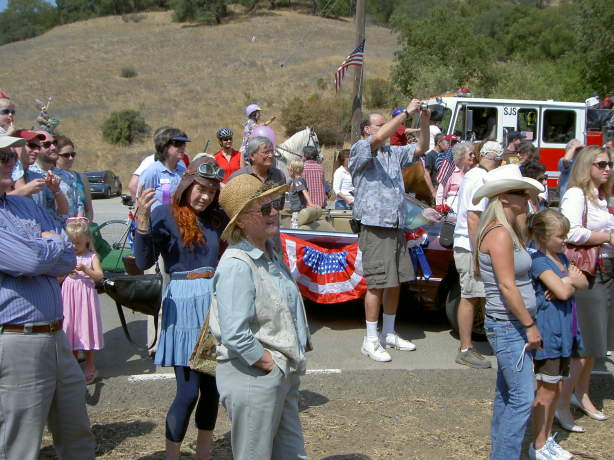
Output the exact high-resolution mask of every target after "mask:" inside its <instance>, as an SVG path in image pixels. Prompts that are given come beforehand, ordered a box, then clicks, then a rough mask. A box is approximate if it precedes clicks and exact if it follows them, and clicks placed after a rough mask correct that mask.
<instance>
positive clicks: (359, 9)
mask: <svg viewBox="0 0 614 460" xmlns="http://www.w3.org/2000/svg"><path fill="white" fill-rule="evenodd" d="M354 20H355V21H356V45H355V47H357V46H358V45H360V44H361V43H362V41H363V40H364V39H365V0H356V16H355V19H354ZM364 68H365V64H364V58H363V64H362V65H361V66H358V67H354V90H353V92H352V138H351V140H352V144H354V142H356V141H358V140H359V139H360V135H361V134H362V133H361V132H360V122H361V121H362V74H363V71H364Z"/></svg>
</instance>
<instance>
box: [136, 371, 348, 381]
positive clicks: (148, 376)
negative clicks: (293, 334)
mask: <svg viewBox="0 0 614 460" xmlns="http://www.w3.org/2000/svg"><path fill="white" fill-rule="evenodd" d="M307 374H308V375H309V374H341V369H308V370H307ZM174 378H175V374H167V373H164V374H162V373H156V374H137V375H130V376H128V382H149V381H152V380H170V379H174Z"/></svg>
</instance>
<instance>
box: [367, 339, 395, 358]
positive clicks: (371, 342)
mask: <svg viewBox="0 0 614 460" xmlns="http://www.w3.org/2000/svg"><path fill="white" fill-rule="evenodd" d="M360 352H361V353H362V354H363V355H365V356H368V357H369V358H371V359H372V360H373V361H379V362H385V361H392V358H391V357H390V355H389V354H388V352H387V351H386V350H384V348H383V347H382V345H381V344H380V343H379V340H377V338H372V339H371V338H369V337H365V338H364V339H363V341H362V347H361V348H360Z"/></svg>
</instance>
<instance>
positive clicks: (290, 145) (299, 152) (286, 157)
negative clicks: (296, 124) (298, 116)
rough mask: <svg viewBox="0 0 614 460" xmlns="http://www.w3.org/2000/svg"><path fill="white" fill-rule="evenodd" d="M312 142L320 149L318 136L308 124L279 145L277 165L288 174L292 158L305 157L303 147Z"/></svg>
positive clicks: (276, 155)
mask: <svg viewBox="0 0 614 460" xmlns="http://www.w3.org/2000/svg"><path fill="white" fill-rule="evenodd" d="M310 143H311V144H312V145H313V144H314V143H315V147H316V148H317V149H318V151H319V150H320V144H319V142H318V136H317V135H316V133H315V132H314V131H313V130H312V129H311V128H310V127H309V126H307V127H306V128H305V129H303V130H301V131H299V132H297V133H294V134H293V135H292V136H290V137H289V138H288V139H286V140H285V141H284V142H282V143H281V144H278V145H277V150H276V151H275V157H276V162H275V166H276V167H277V168H279V169H281V170H282V171H283V173H284V174H286V176H287V175H288V164H289V163H290V162H291V161H292V160H298V159H301V158H303V147H305V146H306V145H308V144H310Z"/></svg>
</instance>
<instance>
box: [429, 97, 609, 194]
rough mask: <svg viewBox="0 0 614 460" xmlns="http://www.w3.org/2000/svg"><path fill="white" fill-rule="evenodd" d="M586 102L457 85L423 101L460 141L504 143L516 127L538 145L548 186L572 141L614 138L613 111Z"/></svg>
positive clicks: (555, 179) (553, 181)
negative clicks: (500, 94)
mask: <svg viewBox="0 0 614 460" xmlns="http://www.w3.org/2000/svg"><path fill="white" fill-rule="evenodd" d="M588 101H589V100H587V103H581V102H558V101H553V100H545V101H539V100H521V99H488V98H477V97H472V96H471V93H470V92H469V90H468V89H466V88H461V89H459V90H456V91H453V92H449V93H446V94H442V95H439V96H436V97H433V98H430V99H428V100H427V101H425V102H426V103H427V104H428V105H429V107H430V108H431V109H432V110H435V111H439V112H443V113H442V114H441V113H440V116H441V122H440V124H439V127H440V129H441V132H442V133H444V134H454V135H456V136H458V137H459V138H460V139H461V140H465V141H473V142H477V141H484V140H487V139H490V140H492V139H496V140H497V141H499V142H500V143H501V144H502V145H503V146H504V147H505V146H506V145H507V144H508V142H507V139H508V136H509V134H510V133H511V132H513V131H520V132H521V133H522V134H523V135H524V137H525V138H526V139H528V140H530V141H532V142H533V145H535V147H537V148H538V149H539V151H540V154H541V162H542V163H543V164H544V165H545V166H546V169H547V170H548V177H549V179H550V181H549V186H550V187H551V188H553V189H556V185H557V182H558V176H559V171H558V161H559V159H560V158H561V157H562V156H563V154H564V153H565V146H566V144H567V143H568V142H569V141H570V140H572V139H579V140H581V141H582V142H583V143H584V144H585V145H603V144H604V143H605V142H606V141H607V140H608V139H611V138H614V110H601V109H594V108H589V107H588V106H587V104H590V103H589V102H588ZM553 192H554V190H553ZM553 195H554V196H556V193H554V194H553ZM553 195H552V194H551V195H550V196H551V198H553V197H554V196H553Z"/></svg>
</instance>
